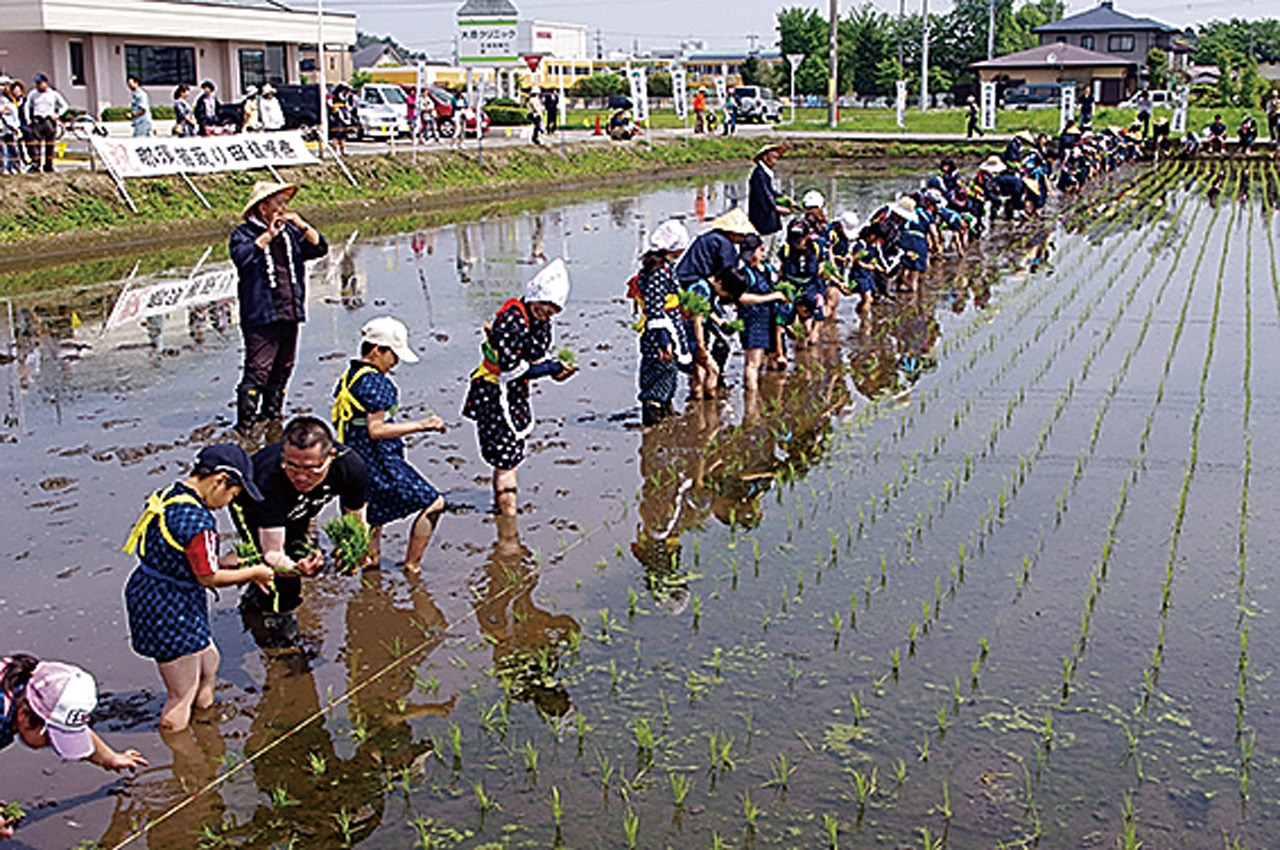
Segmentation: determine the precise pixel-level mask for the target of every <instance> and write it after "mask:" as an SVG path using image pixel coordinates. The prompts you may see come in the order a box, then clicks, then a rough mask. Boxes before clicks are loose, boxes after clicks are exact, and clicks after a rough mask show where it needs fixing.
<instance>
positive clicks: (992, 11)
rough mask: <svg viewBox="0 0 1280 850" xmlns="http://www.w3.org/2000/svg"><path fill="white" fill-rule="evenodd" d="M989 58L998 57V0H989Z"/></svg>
mask: <svg viewBox="0 0 1280 850" xmlns="http://www.w3.org/2000/svg"><path fill="white" fill-rule="evenodd" d="M987 58H988V59H994V58H996V0H987Z"/></svg>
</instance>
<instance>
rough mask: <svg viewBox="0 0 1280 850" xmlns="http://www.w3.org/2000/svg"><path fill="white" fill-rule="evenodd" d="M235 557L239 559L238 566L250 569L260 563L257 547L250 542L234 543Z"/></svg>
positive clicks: (260, 556)
mask: <svg viewBox="0 0 1280 850" xmlns="http://www.w3.org/2000/svg"><path fill="white" fill-rule="evenodd" d="M235 549H236V557H238V558H239V559H240V566H242V567H252V566H254V565H256V564H261V563H262V553H261V552H259V551H258V547H257V546H256V545H255V544H254V543H253V541H251V540H237V541H236V546H235Z"/></svg>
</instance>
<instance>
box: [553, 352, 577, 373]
mask: <svg viewBox="0 0 1280 850" xmlns="http://www.w3.org/2000/svg"><path fill="white" fill-rule="evenodd" d="M556 359H557V360H559V361H560V362H561V363H563V364H564V365H566V366H568V367H569V368H570V369H576V368H577V367H578V355H576V354H574V353H573V352H572V351H570V350H569V349H567V348H562V349H560V350H559V351H558V352H556Z"/></svg>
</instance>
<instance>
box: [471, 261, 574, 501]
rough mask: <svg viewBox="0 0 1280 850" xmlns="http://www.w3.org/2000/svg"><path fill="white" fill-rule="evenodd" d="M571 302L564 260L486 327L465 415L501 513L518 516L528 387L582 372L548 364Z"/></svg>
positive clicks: (529, 412) (529, 418)
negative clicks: (556, 321)
mask: <svg viewBox="0 0 1280 850" xmlns="http://www.w3.org/2000/svg"><path fill="white" fill-rule="evenodd" d="M568 299H569V272H568V270H567V269H566V268H565V265H564V260H559V259H557V260H553V261H552V262H551V263H550V264H549V265H547V267H546V268H544V269H543V270H542V271H540V272H539V273H538V274H537V276H535V277H534V278H533V280H531V281H529V283H528V284H526V285H525V291H524V298H512V299H510V300H508V301H507V302H506V303H505V304H503V305H502V307H501V308H499V310H498V314H497V315H496V316H495V317H494V319H493V322H492V323H490V324H488V325H486V326H485V340H484V343H483V344H482V345H481V348H480V351H481V355H482V360H481V363H480V365H479V366H478V367H477V368H476V370H475V371H474V372H472V373H471V385H470V388H469V389H468V391H467V400H466V402H465V404H464V405H463V407H462V415H463V416H465V417H467V418H468V419H474V420H475V423H476V436H477V439H478V441H479V443H480V455H481V456H482V457H483V458H484V460H485V462H486V463H488V464H489V465H490V466H492V467H493V496H494V502H495V507H496V508H497V510H498V512H499V513H500V514H503V515H507V516H514V515H515V513H516V505H517V502H516V468H517V467H518V466H519V465H520V463H521V461H523V460H524V441H525V438H526V437H528V436H529V434H530V433H531V432H532V431H533V409H532V407H531V406H530V404H529V382H530V381H532V380H534V379H535V378H542V377H546V376H548V375H549V376H551V377H552V378H554V379H555V380H557V381H564V380H567V379H568V378H570V377H571V376H572V375H573V374H574V373H575V372H576V371H577V367H576V366H573V365H571V364H569V363H566V362H564V361H562V360H559V359H548V355H549V354H550V353H551V348H552V342H553V334H552V329H551V319H552V317H553V316H555V315H556V314H557V313H559V312H560V311H561V310H563V309H564V305H565V302H566V301H567V300H568Z"/></svg>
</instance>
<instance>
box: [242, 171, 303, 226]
mask: <svg viewBox="0 0 1280 850" xmlns="http://www.w3.org/2000/svg"><path fill="white" fill-rule="evenodd" d="M282 192H283V193H285V194H287V195H288V197H287V198H285V200H286V201H290V200H293V196H294V195H296V194H298V187H297V185H296V184H294V183H276V182H274V181H271V180H259V181H258V182H257V183H254V184H253V191H252V192H250V193H249V200H248V201H246V202H245V205H244V211H243V212H242V213H241V215H243V216H244V217H245V218H248V217H249V216H250V215H252V214H253V210H254V208H255V207H257V206H258V204H260V203H262V202H263V201H265V200H266V199H267V198H270V197H271V196H272V195H279V194H280V193H282Z"/></svg>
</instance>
